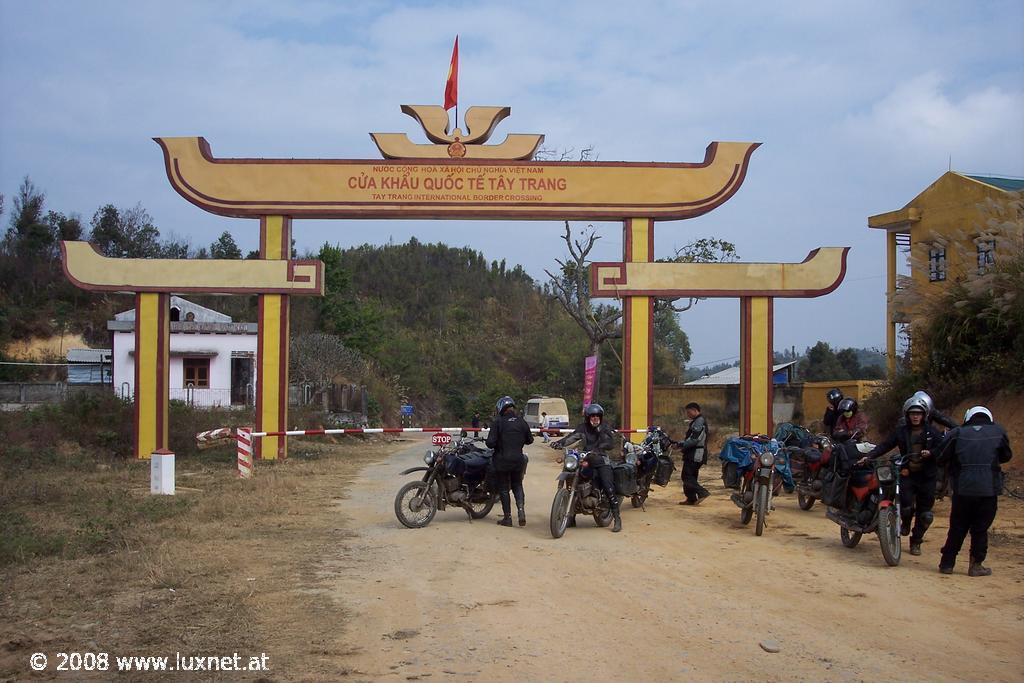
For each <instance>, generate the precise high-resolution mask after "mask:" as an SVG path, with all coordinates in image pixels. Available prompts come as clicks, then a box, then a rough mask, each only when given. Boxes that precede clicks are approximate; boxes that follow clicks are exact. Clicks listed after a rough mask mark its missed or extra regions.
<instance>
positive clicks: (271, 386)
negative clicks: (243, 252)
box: [253, 216, 292, 460]
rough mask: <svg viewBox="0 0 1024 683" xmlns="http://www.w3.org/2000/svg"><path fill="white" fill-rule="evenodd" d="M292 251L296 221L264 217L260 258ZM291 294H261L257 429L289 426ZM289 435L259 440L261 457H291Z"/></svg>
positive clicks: (257, 446) (256, 451)
mask: <svg viewBox="0 0 1024 683" xmlns="http://www.w3.org/2000/svg"><path fill="white" fill-rule="evenodd" d="M291 251H292V221H291V218H289V217H287V216H263V217H261V218H260V258H261V259H268V260H288V259H289V258H291ZM289 304H290V302H289V297H288V295H287V294H260V295H259V316H258V317H259V319H258V322H259V337H258V338H257V342H256V429H255V431H257V432H280V431H285V430H286V429H288V426H287V425H288V346H289V343H288V342H289V326H288V313H289ZM286 439H287V437H284V436H267V437H263V438H261V439H257V440H256V443H255V444H253V446H254V454H255V456H256V457H257V458H262V459H264V460H274V459H276V458H286V457H288V443H287V440H286Z"/></svg>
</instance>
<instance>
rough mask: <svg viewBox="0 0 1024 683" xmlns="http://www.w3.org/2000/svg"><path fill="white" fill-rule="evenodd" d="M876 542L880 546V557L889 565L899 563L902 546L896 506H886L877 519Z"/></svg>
mask: <svg viewBox="0 0 1024 683" xmlns="http://www.w3.org/2000/svg"><path fill="white" fill-rule="evenodd" d="M877 533H878V544H879V545H880V546H882V557H884V558H885V563H886V564H887V565H889V566H890V567H895V566H896V565H898V564H899V563H900V557H901V556H902V554H903V548H902V545H901V543H900V518H899V516H898V515H897V514H896V508H894V507H887V508H886V509H885V510H884V511H883V512H882V515H881V519H879V520H878V532H877Z"/></svg>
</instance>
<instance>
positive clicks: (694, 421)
mask: <svg viewBox="0 0 1024 683" xmlns="http://www.w3.org/2000/svg"><path fill="white" fill-rule="evenodd" d="M683 410H685V411H686V416H687V417H688V418H690V426H689V428H687V430H686V436H685V437H684V438H683V440H682V442H680V444H679V448H681V449H682V451H683V472H682V475H681V477H682V480H683V495H684V496H686V500H682V501H680V502H679V504H680V505H700V504H701V503H703V502H704V499H705V498H707V497H708V496H710V495H711V492H710V491H708V490H707V489H706V488H704V487H703V486H701V485H700V481H698V476H699V475H700V468H701V465H703V464H704V461H705V459H706V458H705V451H706V450H707V442H708V423H707V421H706V420H705V419H704V416H703V415H702V414H701V412H700V404H699V403H687V404H686V407H685V408H683Z"/></svg>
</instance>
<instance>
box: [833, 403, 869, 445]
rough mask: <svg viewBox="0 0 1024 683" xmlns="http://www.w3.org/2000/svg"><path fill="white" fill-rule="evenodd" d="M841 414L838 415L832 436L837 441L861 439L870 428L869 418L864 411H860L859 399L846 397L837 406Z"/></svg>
mask: <svg viewBox="0 0 1024 683" xmlns="http://www.w3.org/2000/svg"><path fill="white" fill-rule="evenodd" d="M836 410H838V411H839V415H838V416H837V417H836V424H835V427H834V428H833V429H832V437H833V438H834V439H836V440H837V441H846V440H847V439H852V440H854V441H860V439H861V437H863V436H864V433H865V432H867V430H868V420H867V418H866V417H864V413H862V412H860V407H859V406H858V405H857V401H856V400H854V399H852V398H844V399H843V400H842V401H840V402H839V405H838V406H836Z"/></svg>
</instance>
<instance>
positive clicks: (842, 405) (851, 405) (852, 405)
mask: <svg viewBox="0 0 1024 683" xmlns="http://www.w3.org/2000/svg"><path fill="white" fill-rule="evenodd" d="M836 410H838V411H839V412H840V413H846V412H854V413H856V412H857V402H856V401H855V400H853V399H852V398H844V399H843V400H842V401H840V402H839V406H838V407H837V408H836Z"/></svg>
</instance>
